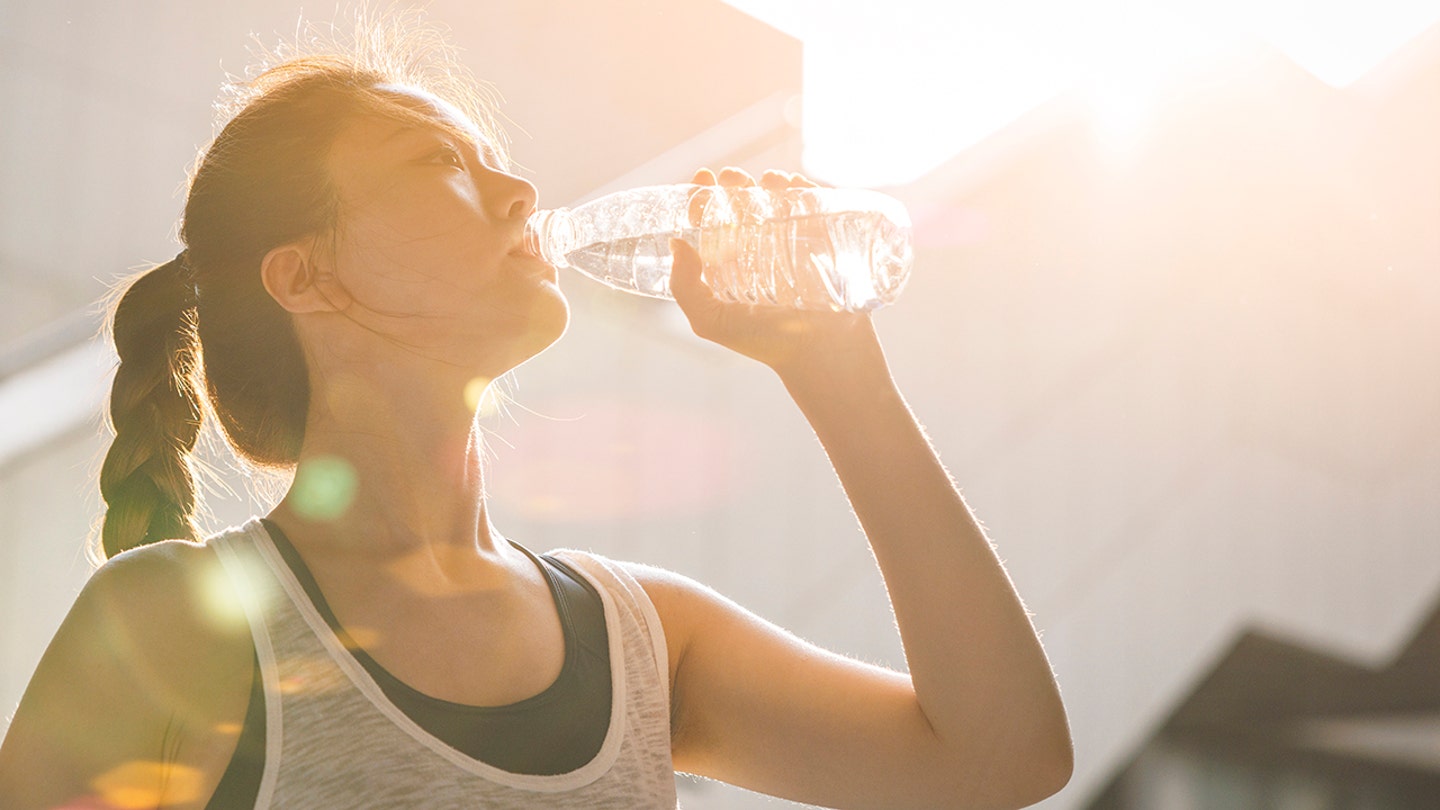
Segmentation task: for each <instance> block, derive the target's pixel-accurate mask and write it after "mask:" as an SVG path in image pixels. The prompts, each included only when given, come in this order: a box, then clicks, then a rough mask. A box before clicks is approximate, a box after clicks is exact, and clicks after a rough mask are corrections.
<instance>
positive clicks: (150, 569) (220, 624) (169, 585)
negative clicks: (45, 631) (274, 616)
mask: <svg viewBox="0 0 1440 810" xmlns="http://www.w3.org/2000/svg"><path fill="white" fill-rule="evenodd" d="M72 614H78V615H76V616H74V618H75V619H77V623H79V624H80V625H81V627H77V628H76V629H77V631H80V632H84V631H85V630H87V629H88V630H89V631H90V632H99V633H104V634H106V635H108V636H109V637H112V638H123V639H127V640H129V644H128V651H129V654H131V655H135V656H141V657H143V658H145V659H150V663H151V665H153V666H157V667H160V668H162V669H166V670H170V669H174V668H175V667H177V666H180V667H185V668H187V669H189V670H190V673H191V674H193V675H200V676H202V677H204V676H211V675H213V676H215V677H221V676H223V675H224V674H225V673H229V672H233V671H234V669H235V668H236V666H237V665H240V666H241V671H242V672H243V671H246V670H247V669H248V663H249V658H250V657H251V655H252V654H253V647H252V646H251V642H250V630H249V624H248V622H247V621H246V619H245V613H244V611H243V609H242V607H241V603H240V597H239V594H238V592H237V590H236V588H235V586H234V585H233V584H232V583H231V581H230V578H229V577H228V576H227V575H226V573H225V569H224V566H223V565H222V563H221V561H220V558H219V557H218V556H217V555H216V553H215V550H214V548H212V547H210V546H209V545H207V544H205V543H198V542H193V541H188V540H163V541H160V542H158V543H151V544H148V545H144V546H140V547H138V548H134V549H130V550H128V551H125V552H123V553H121V554H118V555H116V556H114V557H112V558H110V559H109V560H107V561H106V562H105V564H104V565H102V566H100V568H98V569H97V570H96V571H95V573H94V574H92V575H91V577H90V579H89V581H88V582H87V583H86V584H85V587H84V588H83V589H82V590H81V592H80V596H79V598H78V599H76V602H75V606H74V608H72ZM67 621H68V620H67ZM136 663H142V662H136Z"/></svg>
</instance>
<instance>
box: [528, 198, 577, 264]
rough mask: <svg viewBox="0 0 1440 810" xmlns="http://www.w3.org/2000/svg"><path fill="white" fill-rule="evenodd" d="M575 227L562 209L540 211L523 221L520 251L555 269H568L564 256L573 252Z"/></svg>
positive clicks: (568, 215)
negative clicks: (537, 257) (543, 261)
mask: <svg viewBox="0 0 1440 810" xmlns="http://www.w3.org/2000/svg"><path fill="white" fill-rule="evenodd" d="M574 244H575V225H574V223H573V222H572V221H571V219H570V214H569V212H568V211H565V210H564V209H558V210H546V209H541V210H538V211H536V212H535V213H533V214H531V215H530V217H529V218H528V219H526V220H525V230H524V233H523V234H522V235H521V237H520V246H521V249H522V250H524V251H525V252H526V253H529V254H530V255H532V256H539V257H540V258H541V259H543V260H545V261H546V262H548V263H550V264H552V265H554V266H555V267H569V266H570V265H569V262H567V261H566V260H565V256H566V255H568V254H569V253H570V251H572V250H574Z"/></svg>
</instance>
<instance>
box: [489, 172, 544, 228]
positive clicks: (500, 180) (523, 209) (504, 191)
mask: <svg viewBox="0 0 1440 810" xmlns="http://www.w3.org/2000/svg"><path fill="white" fill-rule="evenodd" d="M486 174H487V176H488V178H489V183H488V185H487V187H486V188H484V189H482V190H481V194H482V195H483V196H484V198H485V207H486V209H487V210H488V212H489V214H490V215H491V216H493V217H495V218H496V219H497V220H502V221H503V220H513V219H525V218H527V217H529V216H530V214H531V213H533V212H534V211H535V203H536V201H537V200H538V199H539V192H537V191H536V190H535V184H533V183H531V182H530V181H529V180H526V179H525V178H523V177H516V176H515V175H513V174H506V173H504V172H487V173H486Z"/></svg>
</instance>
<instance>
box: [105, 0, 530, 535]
mask: <svg viewBox="0 0 1440 810" xmlns="http://www.w3.org/2000/svg"><path fill="white" fill-rule="evenodd" d="M356 28H357V34H356V35H355V36H354V37H353V38H352V39H350V40H348V41H343V42H338V41H331V42H327V43H324V44H317V43H319V41H320V40H321V39H323V36H322V35H317V34H315V33H314V30H313V29H312V31H311V33H310V34H309V35H308V37H309V40H308V42H309V44H308V45H307V46H306V47H307V48H308V49H309V50H311V51H313V52H312V53H309V54H307V55H293V54H292V55H287V54H286V53H285V52H284V51H281V52H279V53H277V54H276V55H275V56H274V57H272V61H273V64H271V65H270V66H269V67H266V68H263V69H262V70H260V71H258V72H257V73H256V75H255V76H254V77H253V78H251V79H249V80H248V81H244V82H241V83H237V84H235V85H233V86H232V87H231V88H230V96H231V101H230V109H229V110H227V111H222V114H224V115H228V116H229V117H228V121H227V122H226V123H225V124H224V126H223V127H222V128H221V130H220V132H219V134H218V135H217V136H216V137H215V139H214V140H213V141H212V142H211V143H210V145H209V146H208V147H207V148H206V149H205V150H204V151H203V152H202V153H201V155H200V158H199V159H198V160H197V162H196V164H195V168H194V169H193V171H192V173H191V177H190V183H189V189H188V194H187V196H186V201H185V211H184V214H183V217H182V220H181V227H180V237H181V242H182V243H183V244H184V245H185V249H184V250H183V251H181V253H180V255H178V256H176V257H175V258H174V259H172V260H170V261H168V262H165V263H164V264H160V265H157V266H155V267H153V268H151V269H149V270H148V271H146V272H144V273H142V274H140V275H139V276H137V277H135V278H132V279H131V280H129V281H128V282H126V283H125V284H122V285H121V289H122V290H123V293H122V294H120V296H119V298H118V303H117V304H116V305H115V306H114V307H113V308H112V310H111V312H110V317H109V319H108V323H107V330H108V333H109V335H110V336H111V338H112V339H113V341H114V344H115V350H116V354H118V355H119V358H120V365H119V367H118V368H117V369H116V372H115V381H114V384H113V387H112V389H111V394H110V404H109V417H110V424H111V427H112V429H113V431H114V434H115V439H114V442H113V443H112V444H111V446H110V448H109V451H108V452H107V454H106V456H105V460H104V463H103V465H102V467H101V472H100V492H101V495H102V497H103V498H104V499H105V503H106V513H105V517H104V522H103V525H102V527H101V530H100V532H99V540H100V542H99V544H98V545H99V548H96V549H92V551H94V552H96V553H97V556H99V557H100V558H102V559H104V558H109V557H113V556H114V555H116V554H119V553H120V552H122V551H125V550H127V549H130V548H135V547H137V546H141V545H145V544H147V543H153V542H157V541H159V540H165V539H170V538H178V539H197V538H199V537H200V536H201V532H200V528H199V526H198V525H197V521H196V517H195V515H196V513H197V504H196V488H195V478H194V474H193V472H194V469H193V464H192V461H191V452H192V450H193V449H194V448H195V444H196V441H197V438H198V437H199V434H200V429H201V426H202V423H203V422H204V421H205V419H206V418H207V417H206V416H205V413H206V410H207V408H206V406H207V405H208V410H209V412H210V413H211V414H213V416H214V419H215V421H216V423H217V424H218V426H219V427H220V429H221V431H222V433H223V435H224V438H225V440H226V442H227V443H228V444H229V446H230V448H231V449H232V450H233V451H234V452H235V454H236V455H237V456H238V457H239V458H240V459H241V460H242V461H244V462H247V463H249V464H251V465H252V466H254V467H257V468H260V469H269V470H277V471H288V470H291V469H293V467H294V465H295V462H296V460H297V459H298V457H299V453H300V448H301V444H302V443H303V441H304V437H305V421H306V415H307V411H308V409H309V403H310V383H309V377H308V371H307V367H306V362H305V355H304V352H303V351H302V348H301V345H300V341H299V338H298V337H297V333H296V331H295V328H294V324H293V323H292V321H291V318H290V315H289V313H287V312H286V311H285V310H284V309H282V308H281V307H280V305H279V304H278V303H277V302H276V301H275V300H274V299H273V298H271V297H270V295H269V293H268V292H267V291H266V290H265V288H264V285H263V283H262V282H261V277H260V265H261V262H262V261H263V260H264V257H265V255H266V254H267V253H268V252H269V251H270V250H272V249H273V248H275V247H278V246H281V245H284V244H287V243H289V242H292V241H294V240H298V239H301V238H306V237H328V240H329V244H330V247H331V249H332V251H333V240H334V238H335V234H336V233H337V227H338V222H339V219H340V215H341V212H340V210H339V203H338V198H337V195H336V194H335V191H334V188H333V186H332V184H331V182H330V179H329V177H328V175H327V172H326V170H325V157H326V155H327V154H328V151H329V149H330V145H331V143H332V142H333V141H334V139H335V137H336V135H338V134H339V132H340V130H341V129H342V128H343V127H344V126H346V125H347V124H348V123H349V122H350V121H352V120H354V119H355V118H356V117H358V116H366V115H370V116H381V117H386V118H390V119H395V120H398V121H402V122H407V123H414V124H419V125H422V126H428V127H441V128H445V129H451V130H454V131H453V133H452V134H454V135H456V136H457V137H460V138H465V139H469V138H471V137H473V136H472V135H471V134H470V133H468V132H465V131H461V130H457V129H455V127H453V126H452V125H450V124H448V123H446V122H445V121H444V120H437V119H434V118H430V117H427V116H426V115H425V114H424V113H422V112H420V111H417V110H416V109H414V108H413V107H411V106H407V105H403V104H399V103H397V102H396V101H395V99H394V96H393V94H390V93H386V92H384V90H383V88H382V85H396V84H398V85H407V86H410V87H417V88H421V89H424V90H427V91H429V92H431V93H433V94H434V95H436V96H438V97H441V98H444V99H446V100H447V101H449V102H450V103H452V104H454V105H455V106H457V107H459V108H460V109H461V110H463V111H464V112H465V113H466V114H467V115H468V116H469V118H470V119H471V122H472V123H474V124H475V125H476V126H477V127H478V128H479V129H480V131H481V132H482V135H483V137H485V138H486V139H487V140H488V141H489V142H490V143H491V144H492V145H495V146H496V147H497V148H499V149H501V150H502V157H503V148H504V143H505V139H504V135H503V132H502V131H501V130H500V128H499V127H498V126H497V125H496V122H495V117H494V114H493V113H492V110H493V106H494V105H493V101H492V96H491V95H489V91H488V90H487V88H486V87H485V86H483V85H480V84H479V83H478V82H476V81H475V80H474V79H472V78H471V77H470V75H469V73H468V72H467V71H466V70H465V68H464V67H463V65H461V64H460V62H459V60H458V58H457V56H456V54H455V52H454V49H453V48H452V47H451V46H450V45H449V43H448V42H447V41H446V40H445V38H444V35H443V33H441V32H439V31H437V30H435V29H433V28H428V27H426V26H424V25H423V24H422V21H421V19H420V18H419V17H417V16H416V15H415V13H410V14H409V15H408V16H407V15H405V14H401V15H398V16H392V17H389V18H386V19H383V20H379V21H378V22H377V21H373V20H367V19H364V18H363V17H362V18H360V19H358V20H357V21H356ZM332 34H333V32H332ZM317 244H319V245H320V246H321V248H322V250H323V248H324V247H325V245H326V244H327V242H326V240H325V239H323V238H322V239H321V240H320V241H319V242H317ZM321 259H322V260H324V257H323V256H322V257H321Z"/></svg>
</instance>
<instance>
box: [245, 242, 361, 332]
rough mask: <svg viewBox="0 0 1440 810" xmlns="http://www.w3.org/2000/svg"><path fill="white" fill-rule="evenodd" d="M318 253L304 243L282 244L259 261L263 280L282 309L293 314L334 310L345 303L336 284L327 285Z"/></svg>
mask: <svg viewBox="0 0 1440 810" xmlns="http://www.w3.org/2000/svg"><path fill="white" fill-rule="evenodd" d="M316 258H317V257H316V255H315V253H314V251H313V250H311V249H309V247H308V246H306V245H302V244H288V245H281V246H279V247H277V248H274V249H273V250H271V251H270V252H269V253H266V254H265V258H263V259H261V260H260V281H261V283H262V284H264V285H265V291H266V292H268V293H270V297H271V298H273V299H275V303H277V304H279V305H280V307H281V308H282V309H284V310H285V311H287V312H290V313H292V314H296V315H299V314H303V313H307V312H334V311H337V310H339V309H340V308H342V307H343V305H344V304H345V302H344V301H341V300H337V299H336V295H335V290H333V289H331V288H332V287H335V286H337V285H334V284H326V283H324V279H322V278H321V277H320V276H321V271H320V270H319V268H318V267H317V265H316V261H315V260H316Z"/></svg>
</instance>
